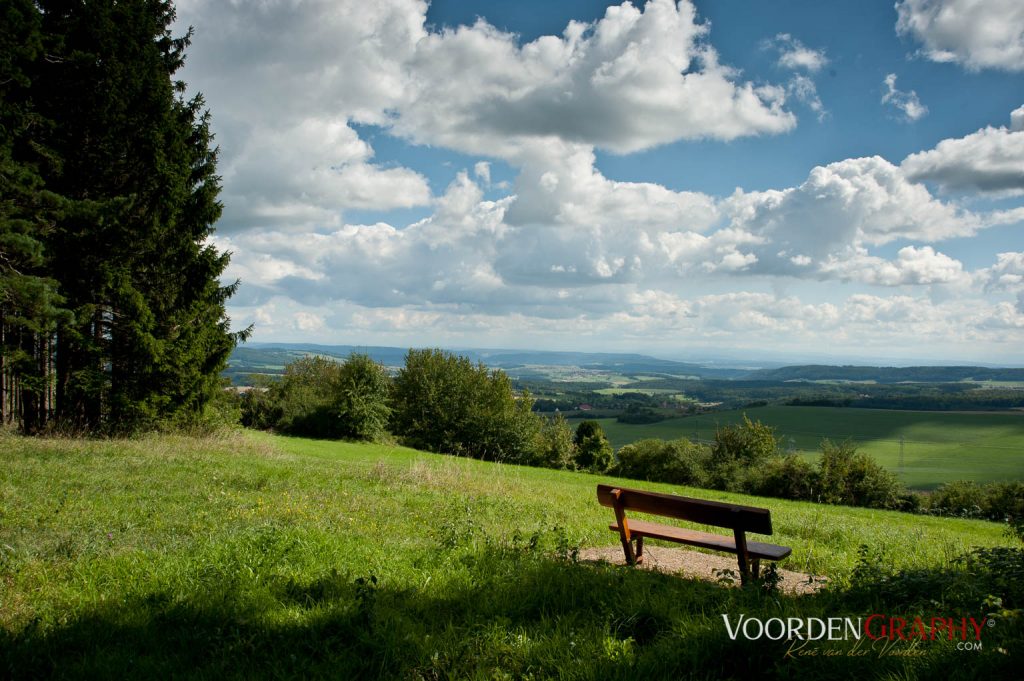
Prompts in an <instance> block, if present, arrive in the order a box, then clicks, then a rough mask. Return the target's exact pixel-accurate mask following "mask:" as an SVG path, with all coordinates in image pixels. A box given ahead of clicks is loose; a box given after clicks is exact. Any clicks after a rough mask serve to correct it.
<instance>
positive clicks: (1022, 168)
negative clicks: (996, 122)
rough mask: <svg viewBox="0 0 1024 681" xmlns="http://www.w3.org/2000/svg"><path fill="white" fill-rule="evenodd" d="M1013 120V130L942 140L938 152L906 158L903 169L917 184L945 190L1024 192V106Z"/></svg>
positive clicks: (988, 129)
mask: <svg viewBox="0 0 1024 681" xmlns="http://www.w3.org/2000/svg"><path fill="white" fill-rule="evenodd" d="M1010 121H1011V125H1010V128H1009V129H1007V128H1005V127H999V128H993V127H991V126H989V127H985V128H982V129H981V130H979V131H977V132H974V133H971V134H970V135H967V136H965V137H961V138H957V139H945V140H942V141H941V142H939V143H938V145H936V146H935V148H934V149H930V150H928V151H922V152H919V153H916V154H911V155H910V156H908V157H907V158H905V159H904V160H903V163H902V164H901V168H902V169H903V171H904V172H905V173H906V175H907V177H908V178H909V179H910V180H912V181H914V182H920V181H923V180H930V181H933V182H936V183H938V184H939V185H940V186H942V187H943V188H945V189H950V190H967V191H978V192H988V193H999V194H1021V193H1024V106H1022V107H1020V108H1018V109H1017V110H1015V111H1014V112H1013V113H1012V114H1011V115H1010Z"/></svg>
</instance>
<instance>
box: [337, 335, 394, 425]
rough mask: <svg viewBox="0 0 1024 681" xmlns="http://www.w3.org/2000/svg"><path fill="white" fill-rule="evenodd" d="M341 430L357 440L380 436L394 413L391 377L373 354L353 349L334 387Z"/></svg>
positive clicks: (339, 372) (338, 374)
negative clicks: (374, 358)
mask: <svg viewBox="0 0 1024 681" xmlns="http://www.w3.org/2000/svg"><path fill="white" fill-rule="evenodd" d="M333 393H334V399H333V406H334V411H335V413H336V414H337V416H338V433H339V434H340V435H341V436H342V437H347V438H352V439H356V440H380V439H381V438H383V437H384V436H385V435H386V434H387V427H388V420H389V418H390V417H391V407H390V406H389V399H390V396H391V395H390V393H391V377H390V376H388V373H387V370H386V369H384V367H383V366H381V365H380V364H377V363H376V362H374V361H373V360H372V359H370V357H369V355H363V354H357V353H352V354H351V355H349V358H348V359H347V360H346V361H345V363H344V364H343V365H342V366H341V369H340V370H339V371H338V373H337V382H336V385H335V386H334V389H333Z"/></svg>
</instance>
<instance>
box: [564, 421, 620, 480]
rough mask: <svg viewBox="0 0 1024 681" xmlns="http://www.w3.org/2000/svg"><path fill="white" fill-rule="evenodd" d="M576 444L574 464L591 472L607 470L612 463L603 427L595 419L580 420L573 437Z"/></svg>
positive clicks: (610, 451) (609, 446)
mask: <svg viewBox="0 0 1024 681" xmlns="http://www.w3.org/2000/svg"><path fill="white" fill-rule="evenodd" d="M573 444H574V445H575V446H576V466H577V467H578V468H582V469H583V470H588V471H591V472H593V473H601V472H604V471H606V470H608V467H609V466H610V465H611V463H612V446H611V444H609V442H608V438H607V437H605V434H604V428H602V427H601V424H600V423H598V422H597V421H592V420H588V421H582V422H581V423H580V424H579V425H578V426H576V435H575V436H574V437H573Z"/></svg>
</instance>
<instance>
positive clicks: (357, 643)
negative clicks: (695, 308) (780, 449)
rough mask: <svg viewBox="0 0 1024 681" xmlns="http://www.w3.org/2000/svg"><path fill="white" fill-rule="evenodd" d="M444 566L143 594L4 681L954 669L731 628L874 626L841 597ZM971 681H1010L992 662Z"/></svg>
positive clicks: (611, 571)
mask: <svg viewBox="0 0 1024 681" xmlns="http://www.w3.org/2000/svg"><path fill="white" fill-rule="evenodd" d="M440 559H442V560H445V561H449V562H450V567H451V570H450V572H446V573H445V574H447V575H448V578H446V579H444V580H443V583H432V582H431V581H430V580H427V579H426V577H424V578H423V580H419V581H421V582H422V583H421V585H420V586H418V587H416V588H413V587H408V586H403V584H409V583H412V582H417V581H418V580H417V579H416V578H415V577H414V578H405V579H403V580H402V582H401V583H398V580H397V579H396V580H394V581H395V583H391V582H390V581H388V580H387V579H381V580H378V579H377V578H376V577H374V576H372V575H364V576H360V577H357V578H353V577H352V576H351V575H344V574H341V573H338V572H336V571H333V570H332V571H329V572H326V573H324V574H321V575H318V576H315V577H312V578H308V579H307V578H304V579H296V578H286V577H283V576H274V575H269V576H267V577H266V579H263V580H262V581H261V582H260V584H259V585H258V586H253V585H252V584H248V585H247V586H240V584H241V582H239V581H238V580H234V579H224V580H219V579H215V580H213V581H212V582H207V583H206V584H205V585H204V586H203V587H202V588H201V589H197V590H193V591H191V592H189V593H169V592H153V593H145V594H142V595H135V596H131V597H129V598H127V599H125V600H124V601H123V602H120V603H110V604H104V605H102V606H98V607H94V608H93V609H91V610H86V611H83V612H80V613H74V614H70V615H69V617H68V619H67V621H66V622H64V623H59V624H53V625H47V626H43V625H40V624H38V623H37V624H34V625H32V626H29V627H27V628H25V629H24V630H22V631H21V632H19V633H17V634H15V635H10V634H2V633H0V676H9V677H12V678H32V677H66V678H171V677H183V678H208V679H223V678H338V679H350V678H406V679H417V678H422V679H441V678H551V677H558V678H601V679H617V678H621V679H627V678H628V679H636V678H646V679H667V678H673V679H674V678H699V679H705V678H706V679H712V678H796V677H799V678H801V679H810V678H822V679H826V678H879V677H886V678H888V677H893V676H896V677H900V678H930V677H934V676H935V675H937V674H939V673H941V674H942V676H943V677H945V676H948V672H949V671H950V667H949V658H948V655H946V653H942V652H938V653H936V654H934V655H932V656H930V657H928V658H926V659H917V660H902V659H895V658H888V659H873V658H872V659H844V658H839V659H829V658H819V659H813V660H812V659H792V658H787V656H786V650H787V648H788V647H789V644H788V643H787V642H784V641H778V642H770V641H765V640H761V641H747V640H744V639H743V638H742V637H740V638H739V639H737V640H731V639H730V638H729V636H728V635H727V633H726V629H725V626H724V623H723V620H722V614H723V613H728V614H729V615H730V616H731V617H732V618H733V620H735V618H737V617H738V616H739V615H740V614H745V615H747V616H748V617H761V618H764V619H767V618H769V617H828V616H843V615H847V614H850V615H853V616H859V615H862V614H864V613H862V612H840V611H837V610H836V608H837V607H838V605H839V602H838V601H837V600H836V598H837V597H836V595H835V594H827V593H826V594H818V595H815V596H804V597H792V596H782V595H775V594H767V593H764V592H759V591H756V590H741V589H737V588H733V587H726V586H721V585H717V584H711V583H707V582H702V581H695V580H688V579H682V578H679V577H674V576H670V575H663V574H659V573H656V572H649V571H641V570H631V569H629V568H624V567H617V566H611V565H607V564H596V565H595V564H583V563H574V562H570V561H564V560H558V559H554V558H551V557H548V556H544V555H541V554H539V553H537V552H533V551H529V550H524V549H510V548H507V547H504V548H503V547H488V548H485V549H482V550H472V551H471V550H466V551H461V552H458V551H456V552H451V553H449V554H445V555H444V556H442V557H440ZM433 574H435V576H436V574H437V573H433ZM437 582H442V580H441V579H437ZM975 659H976V660H977V659H981V658H975ZM998 662H999V660H996V663H998ZM958 671H959V670H958ZM964 672H965V673H964V674H961V675H959V676H960V677H961V678H970V677H972V676H975V675H977V676H982V675H987V678H997V677H996V676H992V673H993V669H992V666H991V663H989V664H986V665H983V666H977V667H974V668H970V667H967V668H965V669H964ZM972 672H977V674H975V673H972ZM982 672H984V674H982Z"/></svg>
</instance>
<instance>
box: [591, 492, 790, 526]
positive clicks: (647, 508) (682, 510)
mask: <svg viewBox="0 0 1024 681" xmlns="http://www.w3.org/2000/svg"><path fill="white" fill-rule="evenodd" d="M616 489H617V490H619V491H620V494H619V498H618V501H619V503H620V504H621V505H622V508H623V509H624V510H631V511H639V512H640V513H651V514H654V515H661V516H666V517H668V518H678V519H679V520H688V521H690V522H694V523H700V524H702V525H714V526H715V527H728V528H731V529H734V530H742V531H744V532H756V533H757V534H771V533H772V516H771V512H770V511H769V510H768V509H767V508H757V507H755V506H740V505H739V504H726V503H723V502H720V501H707V500H705V499H691V498H689V497H677V496H675V495H674V494H661V493H659V492H645V491H643V490H638V489H629V488H627V487H619V486H618V485H598V486H597V500H598V502H600V504H601V505H602V506H609V507H614V506H615V502H616V499H615V495H613V494H612V490H616Z"/></svg>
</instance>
